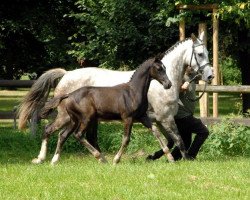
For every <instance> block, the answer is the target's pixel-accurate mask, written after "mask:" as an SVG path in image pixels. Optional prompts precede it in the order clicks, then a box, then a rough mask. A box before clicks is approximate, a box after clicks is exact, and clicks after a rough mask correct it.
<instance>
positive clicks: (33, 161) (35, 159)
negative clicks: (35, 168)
mask: <svg viewBox="0 0 250 200" xmlns="http://www.w3.org/2000/svg"><path fill="white" fill-rule="evenodd" d="M31 162H32V163H33V164H41V163H42V162H43V161H42V160H41V159H39V158H34V159H33V160H32V161H31Z"/></svg>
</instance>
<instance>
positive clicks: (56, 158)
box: [51, 123, 75, 165]
mask: <svg viewBox="0 0 250 200" xmlns="http://www.w3.org/2000/svg"><path fill="white" fill-rule="evenodd" d="M74 130H75V126H74V125H73V124H72V123H70V124H69V125H68V126H67V128H66V129H64V130H63V131H62V132H60V133H59V135H58V140H57V146H56V151H55V154H54V156H53V158H52V160H51V165H55V164H56V163H57V162H58V161H59V158H60V154H61V151H62V147H63V144H64V143H65V141H66V140H67V139H68V137H69V136H70V135H71V133H72V132H73V131H74Z"/></svg>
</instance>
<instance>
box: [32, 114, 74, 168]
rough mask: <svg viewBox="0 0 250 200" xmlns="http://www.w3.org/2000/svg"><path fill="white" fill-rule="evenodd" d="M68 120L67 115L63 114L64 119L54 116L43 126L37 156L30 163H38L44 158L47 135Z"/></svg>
mask: <svg viewBox="0 0 250 200" xmlns="http://www.w3.org/2000/svg"><path fill="white" fill-rule="evenodd" d="M68 122H69V117H68V116H64V119H63V118H59V117H58V118H56V120H55V121H54V122H53V123H51V124H49V125H47V126H46V127H45V130H44V134H43V139H42V145H41V149H40V152H39V154H38V156H37V158H34V159H33V160H32V163H34V164H40V163H42V162H43V161H44V160H45V159H46V154H47V149H48V140H49V137H50V136H51V135H52V134H53V133H54V132H55V131H57V130H59V129H60V128H62V127H63V126H64V125H66V124H67V123H68Z"/></svg>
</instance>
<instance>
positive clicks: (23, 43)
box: [0, 0, 74, 79]
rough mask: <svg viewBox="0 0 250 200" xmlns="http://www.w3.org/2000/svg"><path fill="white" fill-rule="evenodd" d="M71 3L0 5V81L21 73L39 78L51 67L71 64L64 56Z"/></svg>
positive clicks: (25, 0) (16, 0)
mask: <svg viewBox="0 0 250 200" xmlns="http://www.w3.org/2000/svg"><path fill="white" fill-rule="evenodd" d="M73 6H74V3H73V2H72V1H71V0H67V1H59V0H57V1H56V0H48V1H32V0H13V1H1V4H0V17H1V22H0V30H1V32H0V60H1V61H0V69H1V70H0V77H2V78H4V79H19V78H20V76H21V75H22V74H23V73H25V72H26V73H27V72H31V73H32V72H36V73H38V75H39V74H41V73H42V72H43V71H45V70H47V69H49V68H51V67H52V66H58V65H59V66H60V65H64V64H68V63H70V62H72V58H70V57H69V56H68V55H67V53H66V52H67V50H68V46H69V43H68V36H69V35H71V34H72V33H73V32H74V31H73V30H74V27H72V26H71V24H72V22H71V19H68V18H67V19H66V18H64V17H63V15H64V14H65V13H68V12H70V11H71V10H72V9H73V8H74V7H73Z"/></svg>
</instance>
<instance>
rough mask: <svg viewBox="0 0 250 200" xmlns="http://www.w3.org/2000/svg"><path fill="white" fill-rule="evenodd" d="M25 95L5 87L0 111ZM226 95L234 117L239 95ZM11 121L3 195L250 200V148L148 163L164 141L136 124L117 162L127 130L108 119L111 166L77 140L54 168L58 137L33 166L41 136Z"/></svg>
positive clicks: (0, 158)
mask: <svg viewBox="0 0 250 200" xmlns="http://www.w3.org/2000/svg"><path fill="white" fill-rule="evenodd" d="M24 93H25V91H22V92H21V93H16V92H13V93H11V94H10V93H9V92H8V91H0V111H1V112H2V111H8V110H11V108H12V107H13V105H16V104H17V103H18V101H19V100H20V99H21V98H22V95H23V94H24ZM221 99H222V101H221V103H220V105H224V106H223V107H221V108H223V113H224V115H230V113H231V111H232V110H233V111H234V112H236V113H237V109H238V108H237V106H236V107H234V106H233V105H235V102H237V101H238V100H239V98H238V97H237V96H236V95H229V96H225V97H224V96H223V98H221ZM12 123H13V122H12V120H1V121H0V199H11V200H12V199H18V200H20V199H38V200H40V199H87V200H88V199H93V200H95V199H98V200H101V199H107V200H131V199H142V200H145V199H149V200H152V199H171V200H172V199H173V200H175V199H183V200H186V199H204V200H210V199H211V200H212V199H215V200H218V199H225V200H230V199H232V200H235V199H237V200H241V199H242V200H243V199H244V200H247V199H250V157H249V155H250V154H249V153H250V152H248V153H247V154H246V155H248V156H245V154H244V155H243V154H242V155H241V154H236V156H228V155H220V156H213V155H212V154H211V155H210V154H209V153H207V152H205V151H201V153H200V154H199V156H198V159H197V160H196V161H179V162H176V163H174V164H169V163H168V162H167V161H166V158H165V157H163V158H161V159H159V160H157V161H154V162H147V161H146V160H145V158H146V156H147V155H148V154H149V153H152V152H153V151H154V150H157V149H159V145H158V143H157V142H156V141H155V139H154V138H153V136H152V135H150V134H148V132H147V131H145V129H144V128H142V127H141V126H140V125H137V124H136V125H135V127H134V128H133V134H132V139H131V142H130V145H129V148H128V151H127V153H126V154H125V155H124V156H123V157H122V160H121V163H119V164H118V165H116V166H113V165H112V164H111V163H112V159H113V157H114V155H115V153H114V152H116V151H117V149H118V146H119V144H120V138H121V134H122V128H121V125H117V124H106V123H105V124H101V125H100V129H99V132H100V136H101V138H99V139H100V143H102V144H103V146H101V148H102V149H105V150H104V152H105V153H106V157H107V158H108V160H109V164H100V163H98V162H97V161H96V160H95V159H94V158H93V156H91V155H89V153H88V152H87V151H86V149H84V148H83V147H81V146H80V145H78V146H77V145H76V144H75V143H76V142H75V141H74V140H73V139H72V140H69V141H67V143H66V144H65V148H64V151H63V153H62V158H61V160H60V162H59V164H58V165H56V166H51V165H50V159H51V158H52V155H53V152H54V150H55V142H56V136H55V137H53V138H52V140H51V142H50V144H49V153H48V158H47V160H46V162H45V163H43V164H41V165H34V164H32V163H31V160H32V158H34V157H36V156H37V154H38V152H39V149H40V141H41V140H40V138H39V137H38V138H32V137H31V136H30V134H29V130H27V131H24V132H21V131H18V130H15V129H13V128H12V126H13V124H12ZM40 132H41V129H39V133H38V135H39V136H40V135H41V133H40ZM111 133H115V134H118V135H119V137H118V138H117V137H113V135H112V134H111ZM104 134H106V135H105V137H104V136H103V135H104ZM245 135H246V134H245ZM245 135H244V136H245ZM248 138H249V136H248ZM225 140H227V139H225ZM249 141H250V140H249ZM216 142H217V141H215V143H216ZM218 142H220V141H219V140H218ZM207 143H211V141H210V142H207ZM111 144H118V145H117V146H114V145H113V146H112V145H111ZM105 145H106V146H105Z"/></svg>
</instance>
